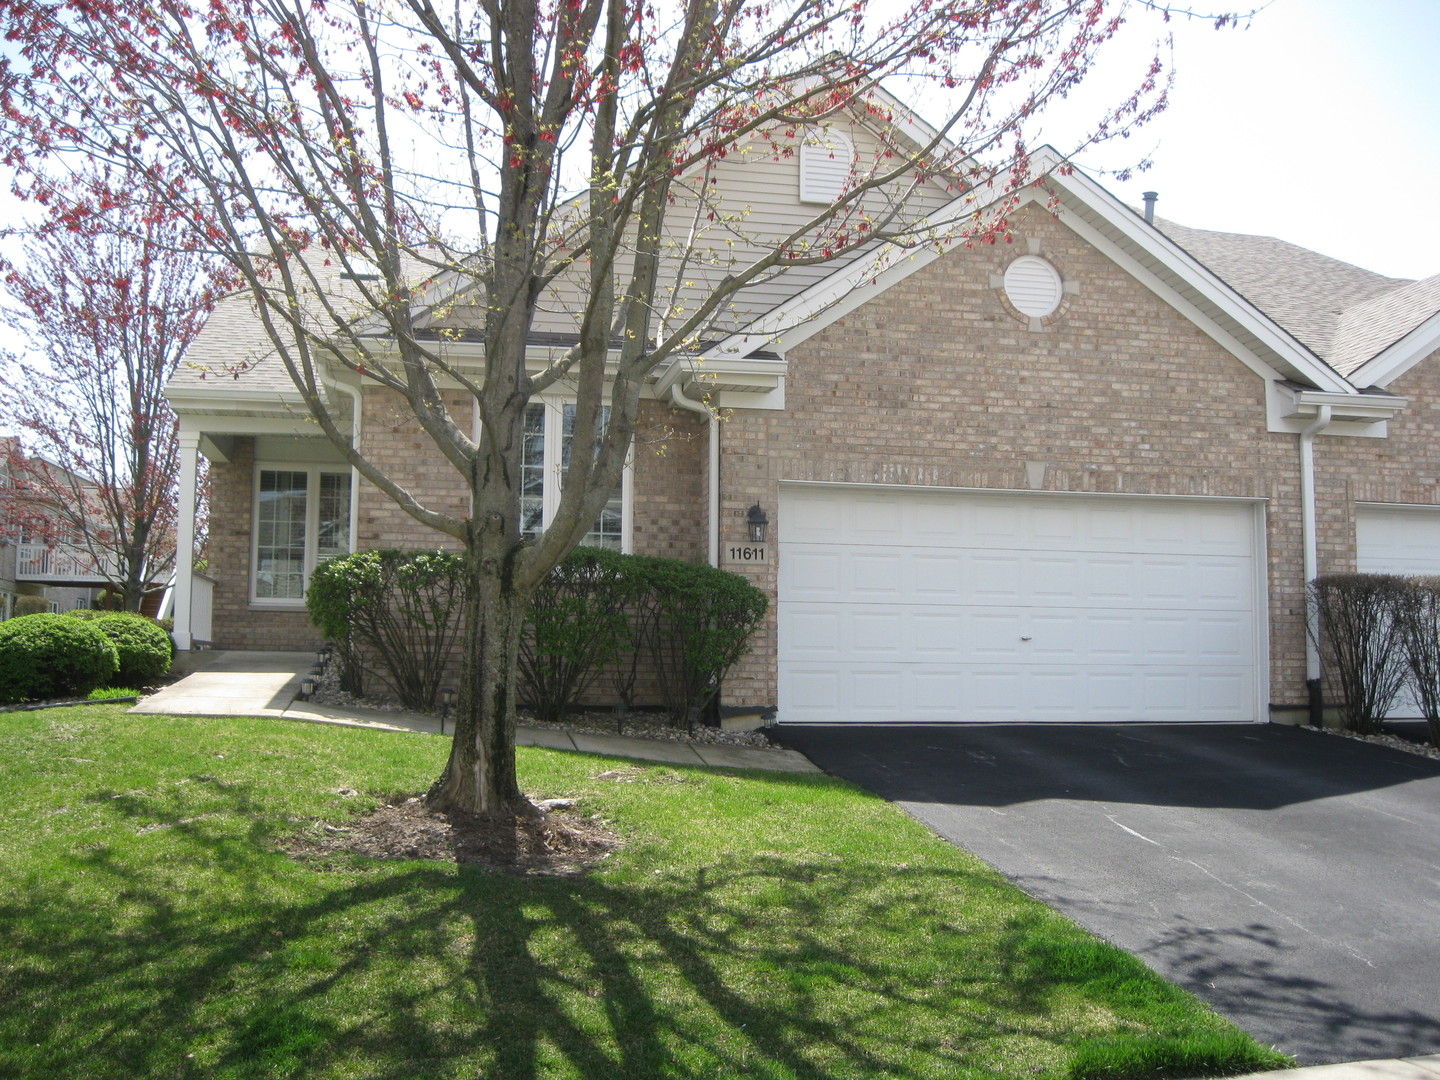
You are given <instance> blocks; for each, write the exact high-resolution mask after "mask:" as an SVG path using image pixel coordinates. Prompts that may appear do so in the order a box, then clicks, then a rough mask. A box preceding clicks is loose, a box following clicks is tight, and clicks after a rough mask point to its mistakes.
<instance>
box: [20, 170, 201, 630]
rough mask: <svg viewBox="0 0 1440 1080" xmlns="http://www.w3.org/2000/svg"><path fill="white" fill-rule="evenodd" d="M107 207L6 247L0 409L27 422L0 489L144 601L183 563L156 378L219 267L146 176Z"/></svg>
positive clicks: (174, 467) (53, 537)
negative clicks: (13, 250)
mask: <svg viewBox="0 0 1440 1080" xmlns="http://www.w3.org/2000/svg"><path fill="white" fill-rule="evenodd" d="M85 184H86V187H87V189H88V190H89V191H90V193H91V194H92V195H95V194H96V193H98V192H100V191H102V190H108V186H107V185H106V184H104V183H103V181H101V180H100V179H98V178H97V177H94V176H91V177H90V178H88V179H87V180H86V181H85ZM53 205H54V204H52V206H53ZM107 206H108V211H109V212H108V213H107V214H106V215H104V216H103V217H95V216H90V215H85V216H82V217H76V218H71V219H69V220H67V221H66V222H65V223H59V222H57V221H56V220H54V219H50V220H44V221H43V222H42V224H40V225H39V226H38V227H37V229H36V231H35V232H34V233H33V234H32V235H31V236H29V237H28V238H27V239H26V240H25V242H24V243H23V245H22V246H23V254H22V255H21V256H20V257H19V258H17V259H15V260H14V261H9V260H3V261H0V274H3V284H4V289H5V291H6V293H7V294H8V296H9V300H10V303H9V304H7V305H6V306H5V307H4V308H3V309H0V323H3V325H4V326H6V327H7V328H8V329H9V330H10V331H12V333H13V337H12V340H13V341H15V342H17V343H21V347H18V348H13V349H8V350H4V351H0V414H3V415H4V416H5V418H6V420H7V421H8V422H9V423H10V424H13V425H14V426H15V427H16V428H18V430H19V434H20V438H19V439H18V441H16V442H15V443H12V444H11V448H10V454H9V461H8V467H9V479H10V482H9V484H8V485H7V486H6V487H5V488H4V489H3V494H0V499H3V501H4V507H3V509H4V511H5V513H4V519H5V521H6V527H7V528H8V530H9V531H10V532H11V534H12V537H15V536H18V535H19V534H23V535H26V536H29V537H31V538H33V539H35V540H38V541H40V542H44V543H47V544H57V543H61V544H66V545H70V546H73V547H75V548H79V549H81V550H83V552H84V555H85V558H84V560H83V561H84V562H85V563H88V565H89V566H91V567H93V568H94V569H95V570H97V571H98V572H99V573H100V574H101V575H102V576H103V577H104V578H105V580H106V582H107V584H108V587H109V588H110V590H111V591H113V592H114V593H115V594H116V595H117V596H119V597H120V598H121V599H122V602H123V605H124V607H125V608H126V609H127V610H130V611H138V610H139V609H140V604H141V602H142V600H143V599H144V597H145V595H146V594H147V593H149V592H152V591H155V590H158V589H161V588H163V587H164V586H165V584H166V583H167V582H168V580H169V578H170V575H171V574H172V573H173V571H174V567H175V484H176V476H177V472H178V467H179V459H178V445H177V441H176V420H175V415H174V413H173V412H172V411H171V410H170V407H169V404H168V403H167V402H166V400H165V397H164V393H163V391H164V387H165V383H166V381H167V380H168V379H169V378H170V376H171V374H172V373H173V372H174V371H175V366H176V364H177V363H179V361H180V357H181V356H182V355H183V354H184V352H185V349H186V347H187V346H188V345H189V344H190V342H191V340H192V339H193V338H194V336H195V334H196V332H197V331H198V330H199V328H200V326H201V325H202V323H203V321H204V317H205V312H206V309H207V304H208V288H209V283H210V271H211V269H212V265H211V261H210V259H209V258H208V257H206V256H202V255H200V254H198V253H196V252H194V251H187V250H185V249H184V247H183V242H184V241H185V240H186V239H188V237H189V235H190V230H188V229H186V228H181V227H177V226H176V224H175V223H174V222H173V221H171V220H170V216H169V213H168V212H167V211H166V210H165V209H164V208H163V207H161V206H159V205H158V204H155V203H154V202H153V201H151V200H148V199H147V198H146V197H145V193H144V191H143V189H130V190H125V191H120V192H110V194H109V197H108V199H107Z"/></svg>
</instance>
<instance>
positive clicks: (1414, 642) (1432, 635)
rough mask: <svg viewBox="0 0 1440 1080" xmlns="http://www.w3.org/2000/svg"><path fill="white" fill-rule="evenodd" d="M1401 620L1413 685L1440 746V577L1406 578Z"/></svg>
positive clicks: (1428, 723)
mask: <svg viewBox="0 0 1440 1080" xmlns="http://www.w3.org/2000/svg"><path fill="white" fill-rule="evenodd" d="M1401 618H1402V623H1403V626H1404V632H1405V634H1404V637H1405V658H1406V660H1407V661H1408V662H1409V665H1410V685H1411V687H1412V688H1413V689H1414V691H1415V700H1416V701H1417V702H1419V704H1420V710H1421V712H1423V713H1424V714H1425V722H1426V725H1427V726H1428V727H1429V729H1430V742H1431V744H1432V745H1434V746H1436V747H1440V577H1415V578H1409V579H1407V582H1406V589H1405V596H1404V600H1403V602H1402V605H1401Z"/></svg>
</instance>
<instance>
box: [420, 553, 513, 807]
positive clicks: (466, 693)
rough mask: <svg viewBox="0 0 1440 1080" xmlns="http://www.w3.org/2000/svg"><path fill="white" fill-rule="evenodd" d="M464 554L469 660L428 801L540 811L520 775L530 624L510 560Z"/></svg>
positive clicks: (463, 668) (465, 661) (432, 804)
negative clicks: (524, 640) (446, 755)
mask: <svg viewBox="0 0 1440 1080" xmlns="http://www.w3.org/2000/svg"><path fill="white" fill-rule="evenodd" d="M480 543H481V542H480V541H478V540H472V542H471V545H470V547H469V550H468V551H467V552H466V567H465V569H466V589H467V595H466V602H465V608H466V611H465V636H464V649H465V655H464V659H463V663H462V665H461V671H462V675H461V680H462V681H461V687H460V700H459V708H458V710H457V713H456V717H455V738H454V741H453V742H452V743H451V747H450V760H449V762H447V763H446V765H445V771H444V772H443V773H441V774H440V779H438V780H436V781H435V784H434V786H432V787H431V789H430V792H429V794H428V795H427V796H426V802H427V803H428V804H429V806H430V808H431V809H433V810H440V811H448V810H460V811H464V812H466V813H470V814H477V815H481V816H484V817H492V818H504V817H511V816H514V815H515V814H530V813H534V807H532V806H531V804H530V802H529V800H528V799H526V798H525V795H524V793H523V792H521V790H520V785H519V781H518V780H517V778H516V775H515V671H516V666H517V664H518V660H519V654H520V635H521V632H522V629H523V627H524V621H525V598H524V597H523V596H522V595H521V594H520V593H519V592H518V591H517V590H516V588H515V582H514V572H513V567H512V564H511V561H510V559H509V558H508V557H501V558H494V557H487V556H486V555H485V554H483V553H482V552H481V551H480V550H479V548H480Z"/></svg>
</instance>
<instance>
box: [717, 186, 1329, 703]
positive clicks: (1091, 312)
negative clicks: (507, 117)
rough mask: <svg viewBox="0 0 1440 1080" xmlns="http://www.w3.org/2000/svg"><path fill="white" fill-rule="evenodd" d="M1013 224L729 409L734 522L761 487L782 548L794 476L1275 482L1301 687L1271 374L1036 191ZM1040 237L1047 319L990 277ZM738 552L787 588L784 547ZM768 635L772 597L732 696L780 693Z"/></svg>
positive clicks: (899, 289) (1276, 609) (1188, 485)
mask: <svg viewBox="0 0 1440 1080" xmlns="http://www.w3.org/2000/svg"><path fill="white" fill-rule="evenodd" d="M1017 233H1018V235H1017V237H1016V241H1015V243H1014V244H1012V245H996V246H993V247H991V246H984V247H980V248H977V249H975V250H970V251H963V250H962V251H956V252H953V253H951V254H949V255H947V256H944V257H942V258H940V259H937V260H936V261H934V262H932V263H931V264H930V265H929V266H927V267H925V268H923V269H921V270H919V271H917V272H916V273H914V274H912V275H911V276H910V277H909V278H907V279H906V280H905V281H903V282H901V283H899V284H897V285H896V286H894V287H892V288H890V289H888V290H887V291H886V292H885V293H883V294H882V295H881V296H880V297H879V298H877V299H876V300H873V301H871V302H870V303H868V304H866V305H864V306H863V307H861V308H859V309H857V310H856V311H854V312H852V313H850V314H849V315H846V316H844V317H843V318H841V319H839V320H838V321H837V322H835V323H834V324H832V325H831V326H830V327H828V328H827V329H825V330H824V331H823V332H821V333H820V334H818V335H817V336H815V337H814V338H811V339H810V340H809V341H807V342H805V343H804V344H802V345H801V346H799V347H797V348H795V349H793V350H792V351H791V352H790V354H789V356H788V359H789V362H790V369H789V375H788V377H787V379H786V409H785V410H784V411H783V412H760V411H750V412H737V413H736V415H735V418H734V419H733V420H732V421H731V422H730V423H729V424H727V425H726V426H725V430H724V436H725V442H724V447H723V459H722V473H723V484H724V488H723V493H724V510H725V514H724V518H723V527H724V537H725V540H726V541H731V540H735V541H738V540H740V539H742V538H743V536H744V508H745V507H746V506H748V505H749V504H750V503H752V502H754V501H755V500H756V499H757V498H758V499H759V500H760V502H761V503H762V504H763V505H764V506H765V507H766V508H767V510H768V512H769V514H770V518H771V522H772V524H771V531H770V540H771V546H772V550H773V549H774V545H775V544H776V543H777V542H778V540H779V539H780V538H782V537H783V536H784V531H785V522H784V521H783V520H780V518H779V515H778V514H777V513H776V508H778V506H779V496H778V485H779V483H780V482H781V481H786V480H809V481H829V482H845V483H877V484H914V485H921V486H932V485H933V486H943V487H959V488H1008V489H1019V490H1024V489H1026V488H1027V487H1028V486H1029V484H1028V482H1027V473H1026V463H1027V462H1043V463H1045V465H1046V466H1047V467H1046V469H1045V473H1044V485H1043V486H1044V489H1045V490H1049V491H1073V492H1096V493H1132V494H1167V495H1207V496H1232V497H1246V498H1263V499H1265V500H1267V522H1268V531H1269V563H1270V565H1269V575H1270V584H1271V597H1272V600H1271V611H1270V622H1271V633H1272V640H1271V700H1272V701H1275V702H1278V703H1298V702H1300V701H1303V700H1304V696H1303V695H1304V637H1303V634H1304V623H1303V588H1302V574H1303V571H1302V561H1301V552H1300V547H1299V543H1300V541H1299V536H1300V526H1299V472H1298V460H1299V459H1298V449H1297V441H1296V437H1295V436H1294V435H1289V434H1272V433H1269V432H1267V431H1266V430H1265V408H1264V391H1265V387H1264V384H1263V383H1262V381H1261V380H1260V379H1259V378H1257V377H1256V376H1255V374H1254V373H1253V372H1251V371H1250V370H1249V369H1248V368H1246V367H1244V366H1243V365H1242V364H1241V363H1240V362H1239V361H1238V360H1236V359H1234V358H1233V357H1232V356H1230V355H1229V354H1227V353H1226V352H1225V351H1224V350H1223V349H1222V348H1220V346H1218V345H1217V344H1216V343H1215V342H1213V341H1212V340H1211V339H1210V338H1208V337H1206V336H1205V335H1203V334H1202V333H1200V332H1199V331H1198V330H1197V329H1195V328H1194V327H1193V326H1192V325H1191V324H1190V323H1189V322H1187V321H1186V320H1185V319H1184V318H1182V317H1181V316H1180V315H1179V314H1178V313H1177V312H1175V311H1174V310H1173V309H1171V308H1169V307H1168V306H1167V305H1165V304H1164V303H1162V302H1161V301H1160V300H1159V299H1158V298H1157V297H1156V296H1155V295H1154V294H1153V293H1151V292H1150V291H1149V290H1148V289H1146V288H1145V287H1143V286H1142V285H1141V284H1139V283H1138V282H1137V281H1135V280H1134V279H1133V278H1131V277H1130V276H1129V275H1128V274H1127V273H1125V272H1124V271H1123V270H1121V269H1120V268H1119V267H1117V266H1115V265H1114V264H1113V263H1111V262H1110V261H1109V259H1107V258H1105V257H1104V256H1103V255H1102V254H1101V253H1099V252H1098V251H1096V250H1095V249H1093V248H1092V247H1090V246H1089V245H1088V244H1087V243H1085V242H1084V241H1083V240H1081V239H1080V238H1079V237H1077V236H1076V235H1075V234H1074V233H1072V232H1071V231H1070V230H1069V229H1067V228H1066V227H1065V226H1063V225H1062V224H1060V223H1059V222H1057V221H1055V220H1054V219H1053V218H1052V217H1051V216H1050V215H1049V214H1047V213H1045V212H1044V211H1042V210H1039V209H1038V208H1035V207H1033V206H1032V207H1029V208H1027V209H1026V210H1024V211H1023V212H1022V213H1021V214H1019V215H1018V218H1017ZM1031 239H1034V240H1038V242H1039V246H1040V254H1042V255H1043V256H1044V257H1046V258H1047V259H1049V260H1050V261H1051V262H1053V263H1054V264H1055V265H1056V266H1057V267H1058V268H1059V269H1060V270H1061V272H1062V274H1063V275H1064V276H1065V277H1066V278H1067V279H1071V280H1073V281H1075V282H1076V284H1077V286H1078V292H1076V293H1075V294H1073V295H1071V296H1069V297H1067V302H1066V304H1065V306H1064V307H1063V308H1062V309H1061V312H1060V313H1059V314H1058V315H1057V316H1056V317H1053V318H1051V319H1049V320H1047V321H1046V322H1047V324H1046V325H1045V326H1043V327H1042V328H1041V329H1039V330H1032V329H1030V328H1029V326H1028V323H1027V322H1026V321H1024V320H1022V319H1020V318H1019V317H1017V316H1016V315H1015V314H1014V313H1013V312H1012V311H1011V310H1010V309H1009V306H1008V304H1006V303H1005V301H1004V299H1003V297H1002V295H1001V293H1000V291H999V290H998V289H996V288H993V287H992V285H991V281H992V276H993V275H997V274H1001V273H1003V271H1004V269H1005V266H1006V265H1007V264H1008V263H1009V262H1010V260H1012V259H1014V258H1015V257H1017V256H1019V255H1021V254H1024V253H1025V252H1026V251H1027V250H1028V249H1027V241H1029V240H1031ZM1331 441H1334V440H1331ZM1347 441H1352V442H1353V441H1354V440H1347ZM1322 494H1323V496H1324V497H1326V498H1327V499H1328V498H1329V497H1330V495H1331V494H1332V493H1331V492H1330V490H1329V489H1326V490H1325V491H1324V492H1323V493H1322ZM1327 524H1329V522H1328V519H1327ZM1330 527H1331V528H1332V529H1334V528H1336V527H1337V526H1333V525H1331V526H1330ZM737 569H740V572H743V573H745V574H746V575H747V576H749V577H751V578H752V580H754V581H756V583H757V584H760V585H761V586H762V587H763V588H765V589H766V591H767V592H768V593H769V594H770V596H771V597H772V599H773V598H774V596H775V593H776V566H775V564H774V561H773V560H772V562H771V565H769V566H766V567H746V568H737ZM774 633H775V619H774V612H773V610H772V612H771V615H770V618H769V620H768V623H767V627H766V630H765V633H764V635H763V636H762V637H761V638H759V639H758V640H757V641H756V644H755V648H754V649H753V650H752V652H751V654H750V656H749V657H747V658H746V660H744V661H742V664H741V666H740V669H739V670H737V671H736V672H734V673H733V674H732V676H731V678H730V679H729V680H728V682H727V700H728V701H729V702H731V703H738V704H761V703H773V702H774V701H775V692H776V671H775V646H774Z"/></svg>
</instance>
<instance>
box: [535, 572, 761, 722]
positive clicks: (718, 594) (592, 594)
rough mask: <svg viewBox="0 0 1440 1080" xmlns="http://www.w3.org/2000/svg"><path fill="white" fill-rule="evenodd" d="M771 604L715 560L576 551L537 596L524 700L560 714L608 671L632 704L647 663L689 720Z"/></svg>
mask: <svg viewBox="0 0 1440 1080" xmlns="http://www.w3.org/2000/svg"><path fill="white" fill-rule="evenodd" d="M767 603H768V602H767V600H766V597H765V594H764V593H763V592H761V591H760V590H759V589H757V588H756V587H755V586H754V585H752V584H750V583H749V582H748V581H746V580H745V579H744V578H742V577H739V576H738V575H736V574H731V573H728V572H726V571H724V570H717V569H715V568H714V567H712V566H704V565H698V564H696V563H690V562H685V561H683V560H681V559H662V558H657V557H653V556H643V555H620V554H618V553H616V552H612V551H604V550H601V549H598V548H579V549H577V550H576V551H574V552H572V553H571V554H570V556H569V557H568V558H566V559H565V561H564V562H562V563H561V564H560V565H559V566H557V567H556V568H555V570H554V571H553V572H552V573H551V574H550V577H549V578H548V579H547V580H546V582H545V583H544V584H543V585H542V586H541V587H540V588H539V589H538V590H537V591H536V594H535V596H534V597H533V598H532V601H531V605H530V611H529V615H528V620H527V633H526V638H525V642H524V644H523V646H522V654H521V670H520V687H519V693H520V699H521V701H523V702H524V703H525V704H526V705H528V706H529V707H530V708H531V709H533V710H534V711H535V713H536V715H537V717H538V718H540V719H542V720H558V719H561V718H563V716H564V715H565V713H566V712H568V711H570V710H571V709H573V708H575V706H576V705H578V704H579V703H580V702H581V701H582V700H583V697H584V694H585V692H586V691H587V690H588V689H589V688H590V687H591V686H592V685H594V683H595V681H596V679H597V677H598V676H599V675H600V674H601V672H602V670H603V669H605V668H608V669H609V670H610V672H611V674H612V676H613V679H614V685H615V691H616V694H617V696H619V697H620V699H621V700H622V701H623V702H624V703H625V704H626V705H627V706H628V705H631V704H633V703H634V700H635V685H636V682H637V681H638V678H639V675H640V673H641V671H644V670H647V669H648V670H649V671H650V672H651V673H653V674H654V676H655V677H656V680H657V682H658V684H659V690H660V697H661V700H662V703H663V704H664V706H665V710H666V712H667V713H669V714H670V717H671V720H672V722H674V723H676V724H682V725H683V724H686V723H689V722H690V721H691V720H692V719H693V718H694V715H695V713H696V711H697V710H701V709H704V708H705V707H706V706H707V705H708V704H709V703H710V701H711V700H712V699H713V698H714V696H715V694H716V693H717V692H718V691H719V689H720V681H721V679H723V678H724V676H725V673H726V672H727V671H729V670H730V668H731V667H732V666H733V665H734V664H735V662H736V661H737V660H739V659H740V657H741V656H743V655H744V654H745V652H746V650H747V649H748V648H749V643H750V636H751V635H752V634H753V633H754V631H755V628H756V627H757V626H758V625H759V624H760V621H761V619H763V618H764V617H765V611H766V608H767Z"/></svg>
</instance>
